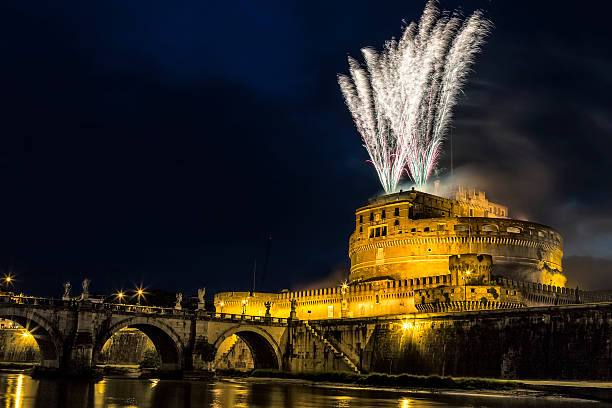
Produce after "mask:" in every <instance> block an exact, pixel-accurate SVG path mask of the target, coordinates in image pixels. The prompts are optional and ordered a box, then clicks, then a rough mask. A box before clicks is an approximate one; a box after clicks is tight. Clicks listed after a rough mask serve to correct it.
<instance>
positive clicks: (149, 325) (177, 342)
mask: <svg viewBox="0 0 612 408" xmlns="http://www.w3.org/2000/svg"><path fill="white" fill-rule="evenodd" d="M124 328H134V329H138V330H140V331H141V332H143V333H144V334H145V335H146V336H147V337H148V338H149V339H151V341H152V342H153V344H154V345H155V348H156V349H157V353H158V354H159V357H160V360H161V367H160V370H162V371H177V370H182V369H183V368H184V350H185V346H184V344H183V342H182V340H181V338H180V336H179V335H178V334H177V333H176V332H175V331H174V330H173V329H172V328H171V327H170V326H169V325H167V324H166V323H164V322H161V321H159V320H157V319H153V318H148V317H131V318H126V319H123V320H121V321H119V322H117V323H115V324H113V325H112V326H110V327H109V328H107V329H105V330H103V331H102V332H100V333H98V334H97V335H96V340H95V346H94V350H93V361H94V363H98V362H99V361H100V354H101V351H102V347H104V344H105V343H106V342H107V341H108V339H110V338H111V337H112V336H113V335H114V334H116V333H117V332H119V330H121V329H124Z"/></svg>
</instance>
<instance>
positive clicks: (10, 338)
mask: <svg viewBox="0 0 612 408" xmlns="http://www.w3.org/2000/svg"><path fill="white" fill-rule="evenodd" d="M5 322H9V323H7V326H8V325H10V324H11V323H12V322H10V321H5ZM15 325H16V324H15ZM16 326H18V325H16ZM39 360H40V350H39V348H38V345H37V344H36V340H35V339H34V338H33V337H32V336H27V337H24V336H23V330H22V329H0V361H6V362H20V363H21V362H24V363H26V362H27V363H35V362H38V361H39Z"/></svg>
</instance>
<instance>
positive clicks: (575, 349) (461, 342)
mask: <svg viewBox="0 0 612 408" xmlns="http://www.w3.org/2000/svg"><path fill="white" fill-rule="evenodd" d="M610 333H612V306H611V305H610V304H607V305H602V307H595V306H593V305H584V306H562V307H559V308H554V309H551V308H542V309H514V310H498V311H479V312H471V313H462V314H461V313H459V314H457V313H455V314H438V315H431V316H427V317H425V316H423V317H421V318H414V319H407V320H405V321H395V322H389V323H381V324H378V325H376V328H375V329H373V332H372V335H371V336H370V337H369V338H368V342H367V345H365V347H363V348H362V350H361V351H360V353H359V356H358V357H359V358H360V359H361V361H362V363H363V366H364V367H367V370H368V371H371V372H386V373H411V374H437V375H452V376H475V377H501V378H559V379H590V380H594V379H611V378H612V354H611V353H610V341H611V340H612V338H611V334H610ZM328 335H329V336H333V335H334V333H332V332H328Z"/></svg>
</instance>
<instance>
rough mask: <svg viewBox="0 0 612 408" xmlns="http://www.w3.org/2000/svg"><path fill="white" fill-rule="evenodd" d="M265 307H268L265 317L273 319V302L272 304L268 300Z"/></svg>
mask: <svg viewBox="0 0 612 408" xmlns="http://www.w3.org/2000/svg"><path fill="white" fill-rule="evenodd" d="M264 306H265V307H266V316H265V317H272V315H271V314H270V308H271V307H272V302H270V301H269V300H268V301H267V302H265V303H264Z"/></svg>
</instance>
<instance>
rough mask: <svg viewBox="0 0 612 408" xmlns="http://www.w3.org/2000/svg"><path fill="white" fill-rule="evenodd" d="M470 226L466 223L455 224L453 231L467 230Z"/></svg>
mask: <svg viewBox="0 0 612 408" xmlns="http://www.w3.org/2000/svg"><path fill="white" fill-rule="evenodd" d="M469 228H470V227H469V226H468V225H467V224H457V225H455V227H454V229H455V231H467V230H468V229H469Z"/></svg>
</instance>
